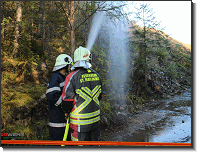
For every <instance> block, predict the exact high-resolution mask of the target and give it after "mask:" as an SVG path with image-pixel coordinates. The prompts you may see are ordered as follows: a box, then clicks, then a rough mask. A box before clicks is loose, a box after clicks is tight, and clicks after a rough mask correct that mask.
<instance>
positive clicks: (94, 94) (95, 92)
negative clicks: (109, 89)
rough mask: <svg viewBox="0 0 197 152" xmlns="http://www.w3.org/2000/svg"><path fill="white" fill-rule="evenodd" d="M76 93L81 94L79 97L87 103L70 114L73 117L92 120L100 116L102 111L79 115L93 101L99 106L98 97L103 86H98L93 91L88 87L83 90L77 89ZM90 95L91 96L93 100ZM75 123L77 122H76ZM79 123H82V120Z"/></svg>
mask: <svg viewBox="0 0 197 152" xmlns="http://www.w3.org/2000/svg"><path fill="white" fill-rule="evenodd" d="M82 90H83V91H84V92H83V91H82ZM76 93H77V94H79V96H80V97H82V98H83V99H84V100H85V101H84V102H83V103H82V104H81V105H80V106H78V107H77V108H76V109H75V110H74V111H73V112H72V113H70V116H71V117H73V118H91V117H94V116H97V115H99V114H100V110H98V111H95V112H92V113H85V114H79V113H80V112H81V111H82V110H83V109H84V108H85V107H87V106H88V104H89V103H90V102H91V101H92V99H93V100H94V101H95V102H96V103H97V104H98V105H99V100H98V96H99V94H100V93H101V85H97V86H96V87H95V88H94V89H93V90H92V91H91V90H90V89H89V88H88V87H82V88H81V89H77V90H76ZM88 95H90V97H91V98H90V97H89V96H88ZM86 121H90V120H86ZM74 122H76V121H75V120H74ZM71 123H72V122H71ZM79 123H81V122H80V120H79Z"/></svg>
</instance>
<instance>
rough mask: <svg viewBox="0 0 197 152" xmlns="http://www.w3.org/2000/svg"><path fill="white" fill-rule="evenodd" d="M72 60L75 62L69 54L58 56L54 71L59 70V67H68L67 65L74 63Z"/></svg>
mask: <svg viewBox="0 0 197 152" xmlns="http://www.w3.org/2000/svg"><path fill="white" fill-rule="evenodd" d="M72 62H73V60H72V58H71V57H70V56H69V55H67V54H60V55H59V56H58V57H57V58H56V63H55V66H54V68H53V71H57V70H59V69H62V68H63V67H66V66H67V65H69V64H72Z"/></svg>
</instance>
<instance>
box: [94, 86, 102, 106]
mask: <svg viewBox="0 0 197 152" xmlns="http://www.w3.org/2000/svg"><path fill="white" fill-rule="evenodd" d="M100 93H101V89H99V91H98V92H97V94H96V95H95V96H94V97H93V100H94V101H95V102H96V103H97V104H98V105H99V100H98V96H99V95H100Z"/></svg>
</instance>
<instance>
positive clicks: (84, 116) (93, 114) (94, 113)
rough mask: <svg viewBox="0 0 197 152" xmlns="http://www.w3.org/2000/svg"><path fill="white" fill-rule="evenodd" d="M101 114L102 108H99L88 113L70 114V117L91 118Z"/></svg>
mask: <svg viewBox="0 0 197 152" xmlns="http://www.w3.org/2000/svg"><path fill="white" fill-rule="evenodd" d="M99 114H100V110H97V111H95V112H91V113H86V114H72V113H71V114H70V117H72V118H91V117H95V116H97V115H99Z"/></svg>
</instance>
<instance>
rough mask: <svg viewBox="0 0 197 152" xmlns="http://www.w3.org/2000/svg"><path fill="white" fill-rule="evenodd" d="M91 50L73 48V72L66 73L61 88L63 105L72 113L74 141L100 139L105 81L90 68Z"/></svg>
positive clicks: (71, 122)
mask: <svg viewBox="0 0 197 152" xmlns="http://www.w3.org/2000/svg"><path fill="white" fill-rule="evenodd" d="M90 59H91V57H90V51H89V50H88V49H86V48H84V47H81V46H80V47H79V48H78V49H76V50H75V52H74V63H75V64H74V65H73V66H72V67H71V70H72V72H71V73H70V74H69V75H68V76H67V77H66V80H65V84H64V88H63V92H62V103H61V105H62V108H63V109H64V111H65V112H67V113H70V115H69V117H70V130H71V140H72V141H98V140H99V136H100V130H99V125H100V106H99V101H100V100H101V98H102V81H101V77H100V76H99V74H98V73H97V72H96V71H94V70H93V69H91V68H90V67H91V64H90Z"/></svg>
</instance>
